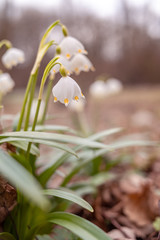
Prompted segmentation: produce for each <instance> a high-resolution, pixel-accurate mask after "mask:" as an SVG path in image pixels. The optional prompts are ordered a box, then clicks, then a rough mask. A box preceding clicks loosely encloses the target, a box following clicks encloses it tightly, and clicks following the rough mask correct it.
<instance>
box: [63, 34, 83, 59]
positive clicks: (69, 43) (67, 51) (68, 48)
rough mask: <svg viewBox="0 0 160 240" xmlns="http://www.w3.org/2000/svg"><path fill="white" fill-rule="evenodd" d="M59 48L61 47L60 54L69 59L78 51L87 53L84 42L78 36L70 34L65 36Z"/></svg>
mask: <svg viewBox="0 0 160 240" xmlns="http://www.w3.org/2000/svg"><path fill="white" fill-rule="evenodd" d="M58 48H60V54H61V55H63V56H65V57H66V58H67V59H70V58H71V57H72V56H73V55H74V54H76V53H83V54H86V53H87V51H86V50H85V49H84V46H83V44H82V43H81V42H80V41H79V40H77V39H76V38H74V37H70V36H67V37H64V39H63V40H62V41H61V43H60V44H59V46H58Z"/></svg>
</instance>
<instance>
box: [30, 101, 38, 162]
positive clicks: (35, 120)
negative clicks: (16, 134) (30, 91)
mask: <svg viewBox="0 0 160 240" xmlns="http://www.w3.org/2000/svg"><path fill="white" fill-rule="evenodd" d="M40 105H41V98H39V99H38V102H37V108H36V114H35V117H34V121H33V125H32V131H34V130H35V127H36V123H37V119H38V113H39V109H40ZM31 145H32V143H31V142H30V143H29V144H28V148H27V159H28V158H29V154H30V149H31Z"/></svg>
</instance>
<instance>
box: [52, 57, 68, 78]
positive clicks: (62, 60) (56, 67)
mask: <svg viewBox="0 0 160 240" xmlns="http://www.w3.org/2000/svg"><path fill="white" fill-rule="evenodd" d="M56 57H59V59H58V60H57V62H58V63H61V64H62V65H63V66H64V67H65V69H66V71H67V73H68V74H69V73H70V62H69V61H68V60H67V59H66V58H65V57H64V56H62V55H56ZM59 70H60V64H56V65H54V67H53V68H52V69H51V73H52V74H56V73H57V72H59Z"/></svg>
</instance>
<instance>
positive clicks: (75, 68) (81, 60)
mask: <svg viewBox="0 0 160 240" xmlns="http://www.w3.org/2000/svg"><path fill="white" fill-rule="evenodd" d="M70 68H71V72H75V73H76V74H77V75H78V74H79V73H80V72H81V71H84V72H88V71H89V70H92V71H94V70H95V68H94V67H93V64H92V63H91V61H90V60H89V59H88V58H87V57H86V56H85V55H83V54H80V53H78V54H76V55H75V56H74V57H73V58H72V59H71V61H70Z"/></svg>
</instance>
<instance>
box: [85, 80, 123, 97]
mask: <svg viewBox="0 0 160 240" xmlns="http://www.w3.org/2000/svg"><path fill="white" fill-rule="evenodd" d="M122 88H123V86H122V83H121V81H120V80H118V79H116V78H109V79H108V80H107V81H103V80H97V81H95V82H94V83H92V84H91V86H90V89H89V93H90V95H91V96H92V97H93V98H94V99H96V100H103V99H104V98H106V97H108V96H111V95H114V94H116V93H118V92H120V91H121V90H122Z"/></svg>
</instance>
